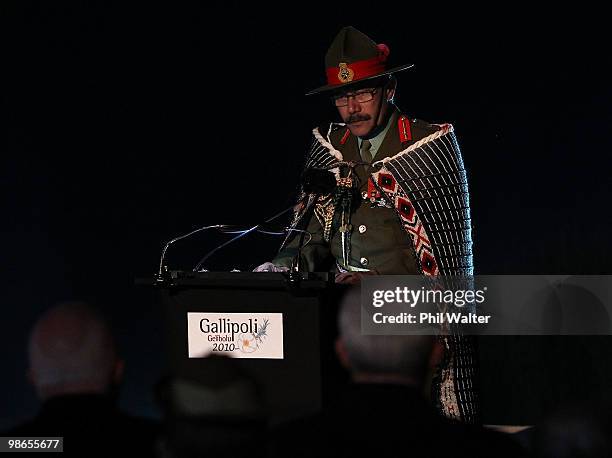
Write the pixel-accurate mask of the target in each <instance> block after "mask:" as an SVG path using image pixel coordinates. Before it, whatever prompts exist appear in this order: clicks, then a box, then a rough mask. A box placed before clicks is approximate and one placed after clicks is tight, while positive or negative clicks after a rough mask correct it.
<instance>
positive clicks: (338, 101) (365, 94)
mask: <svg viewBox="0 0 612 458" xmlns="http://www.w3.org/2000/svg"><path fill="white" fill-rule="evenodd" d="M378 89H380V88H374V89H363V90H361V91H357V92H353V93H352V94H350V93H347V94H342V95H337V96H335V97H332V102H333V103H334V105H336V106H337V107H345V106H347V105H348V101H349V98H350V97H355V101H356V102H359V103H365V102H369V101H370V100H372V99H373V98H374V94H376V91H378Z"/></svg>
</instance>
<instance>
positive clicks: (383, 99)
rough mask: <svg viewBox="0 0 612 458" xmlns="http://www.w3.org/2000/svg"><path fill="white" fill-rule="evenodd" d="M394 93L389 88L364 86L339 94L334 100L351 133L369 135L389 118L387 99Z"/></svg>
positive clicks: (358, 135)
mask: <svg viewBox="0 0 612 458" xmlns="http://www.w3.org/2000/svg"><path fill="white" fill-rule="evenodd" d="M392 95H393V92H392V89H389V88H383V87H380V86H379V87H363V88H359V89H354V90H352V91H347V92H343V93H340V94H337V95H336V96H335V97H334V100H335V103H336V108H337V109H338V113H339V114H340V116H341V117H342V120H343V121H344V122H345V123H346V125H347V127H348V128H349V130H350V131H351V133H352V134H353V135H355V136H357V137H367V136H368V134H369V133H370V132H372V131H373V130H374V129H375V128H376V127H377V126H379V125H380V124H382V122H383V121H384V120H385V119H387V118H386V114H387V112H388V110H389V102H388V101H387V99H388V98H390V97H392ZM360 100H361V101H360ZM339 105H340V106H339Z"/></svg>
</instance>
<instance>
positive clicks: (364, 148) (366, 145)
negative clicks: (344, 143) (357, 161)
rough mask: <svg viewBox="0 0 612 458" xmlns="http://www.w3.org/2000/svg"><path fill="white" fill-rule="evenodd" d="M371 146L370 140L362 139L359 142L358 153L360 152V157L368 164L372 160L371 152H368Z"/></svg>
mask: <svg viewBox="0 0 612 458" xmlns="http://www.w3.org/2000/svg"><path fill="white" fill-rule="evenodd" d="M371 147H372V144H371V143H370V140H363V141H362V142H361V149H360V150H359V153H360V154H361V159H362V160H363V161H364V162H367V163H368V164H370V163H371V162H372V153H370V148H371Z"/></svg>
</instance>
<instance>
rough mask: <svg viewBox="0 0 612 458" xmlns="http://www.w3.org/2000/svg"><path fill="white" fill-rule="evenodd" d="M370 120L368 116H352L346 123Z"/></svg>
mask: <svg viewBox="0 0 612 458" xmlns="http://www.w3.org/2000/svg"><path fill="white" fill-rule="evenodd" d="M370 119H371V118H370V116H368V115H365V116H364V115H353V116H350V117H349V118H348V119H347V120H346V123H347V124H353V123H354V122H359V121H369V120H370Z"/></svg>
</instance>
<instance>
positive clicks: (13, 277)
mask: <svg viewBox="0 0 612 458" xmlns="http://www.w3.org/2000/svg"><path fill="white" fill-rule="evenodd" d="M55 3H56V2H54V4H51V3H50V2H40V3H33V2H3V4H2V6H1V7H0V8H1V9H2V24H1V28H0V30H1V31H0V33H1V34H2V64H1V65H2V76H3V78H2V80H3V82H2V85H1V86H0V87H1V97H2V107H3V108H2V132H3V134H2V144H3V147H2V153H3V154H2V163H3V165H2V179H1V185H2V191H3V192H2V200H3V204H4V207H5V210H4V212H3V215H4V218H3V219H2V229H3V236H4V237H3V239H4V243H3V249H2V253H3V256H2V259H3V266H4V268H3V269H2V279H3V282H2V289H1V292H0V298H1V300H2V306H3V308H2V310H3V324H4V326H3V330H2V338H1V339H2V340H1V342H0V345H1V346H2V349H3V352H2V362H3V369H4V370H3V375H4V377H3V379H4V380H3V384H2V392H1V393H0V428H1V427H3V426H7V425H9V424H12V423H13V422H15V421H17V420H19V419H22V418H24V417H27V416H28V415H30V414H32V413H33V412H34V410H35V405H36V402H35V398H34V395H33V393H32V391H31V389H29V388H28V387H27V386H26V384H25V376H24V372H25V368H26V363H25V355H26V354H25V346H26V341H27V332H28V329H29V328H30V326H31V325H32V323H33V320H34V319H35V317H36V316H37V315H38V314H39V313H40V311H41V310H43V309H45V308H46V307H48V306H50V305H52V304H53V303H55V302H57V301H59V300H65V299H90V300H96V301H97V302H99V303H101V304H102V305H104V307H106V309H107V310H108V313H109V315H111V317H112V318H113V319H114V321H115V324H116V326H117V330H118V336H119V338H120V341H121V343H122V345H123V349H124V353H125V355H126V357H127V360H128V370H127V380H126V386H125V389H124V391H123V397H122V404H123V405H124V407H125V408H127V409H128V410H131V411H133V412H137V413H141V414H145V415H152V414H154V409H153V406H152V403H151V395H150V390H149V387H150V386H151V385H152V383H153V380H154V379H155V378H156V377H157V376H158V375H159V370H160V367H159V364H158V358H157V354H158V353H159V351H160V345H161V344H160V343H159V341H158V331H159V329H158V328H159V325H158V324H156V323H157V322H156V321H155V311H154V310H152V307H151V304H150V303H149V302H148V300H147V296H146V295H144V296H143V295H142V294H135V293H134V292H133V290H132V288H131V284H132V281H133V278H134V277H135V276H139V275H147V274H150V273H151V272H153V271H154V270H155V268H156V262H157V258H158V255H159V251H160V248H161V245H162V242H163V241H165V240H167V239H169V238H171V237H173V236H174V235H177V234H180V233H183V232H186V231H189V230H190V229H192V228H194V227H196V226H198V225H203V224H214V223H236V224H249V223H254V222H258V221H259V220H261V219H262V217H263V216H267V215H271V214H273V213H275V212H276V211H278V210H280V209H282V208H284V207H286V206H288V205H289V204H290V203H291V198H292V195H293V192H294V189H295V184H296V180H297V176H298V173H299V169H300V163H301V160H302V158H303V154H304V152H305V148H306V146H307V144H308V142H309V137H310V129H311V128H312V127H313V126H314V125H316V124H317V123H320V122H322V121H325V120H330V119H334V116H335V113H334V111H333V109H332V107H331V105H330V104H329V103H328V101H327V100H325V99H319V98H316V97H315V98H304V97H303V93H304V92H305V91H306V90H308V89H311V88H313V87H316V86H318V85H320V84H322V83H323V64H322V58H323V55H324V53H325V50H326V49H327V46H328V45H329V43H330V42H331V40H332V38H333V36H334V35H335V33H336V32H337V31H338V30H339V28H340V27H341V26H343V25H349V24H351V25H354V26H356V27H357V28H359V29H361V30H363V31H364V32H366V33H368V34H369V35H370V36H372V37H374V38H375V39H377V40H379V41H384V42H386V43H387V44H388V45H389V46H390V48H391V53H392V54H391V56H392V57H394V58H395V60H396V62H398V63H403V62H413V63H415V64H416V67H415V68H414V69H413V70H410V71H408V72H405V73H404V74H401V75H400V76H399V93H398V96H397V102H398V104H399V105H400V106H401V107H402V109H403V110H404V111H406V112H407V113H409V114H411V115H412V116H414V117H419V118H421V119H425V120H427V121H431V122H451V123H453V124H454V125H455V128H456V132H457V134H458V137H459V139H460V142H461V146H462V149H463V153H464V158H465V162H466V165H467V167H468V170H469V173H470V180H471V182H470V183H471V198H472V205H473V219H474V237H475V247H474V248H475V260H476V265H477V272H478V273H489V274H492V273H549V274H552V273H610V270H611V269H610V262H609V261H608V259H607V257H608V253H609V252H610V248H611V243H610V240H609V238H608V237H607V235H608V232H609V231H608V228H609V227H610V213H609V205H608V201H609V198H610V194H611V193H610V180H609V167H610V165H611V161H610V151H611V148H610V147H611V146H612V141H611V140H610V137H609V136H608V134H607V133H608V132H607V131H608V128H609V125H610V123H611V122H612V115H611V112H610V110H609V105H610V96H611V91H610V87H609V73H608V71H607V68H605V61H606V59H607V55H606V53H604V52H603V49H604V46H605V42H604V41H603V36H604V33H605V30H606V24H601V23H599V21H597V15H596V14H594V11H592V10H588V9H587V7H586V6H584V8H585V9H584V11H577V10H575V9H574V10H571V11H566V12H561V13H565V14H564V16H565V17H563V18H560V17H559V13H560V11H545V12H542V13H535V12H534V11H533V10H529V11H527V10H523V9H521V7H520V6H518V5H512V6H510V5H509V6H508V7H498V8H499V9H498V10H495V11H494V10H487V9H480V10H473V11H472V10H470V11H467V10H464V9H460V8H456V9H454V10H446V9H443V8H442V6H440V5H436V6H435V7H434V8H432V9H430V10H427V9H422V8H420V7H417V6H416V5H411V4H407V3H406V2H403V3H401V4H400V3H387V4H385V3H384V2H380V4H376V5H373V4H368V5H359V4H356V3H350V4H349V3H338V4H333V5H332V4H327V5H325V4H322V5H317V4H313V3H306V2H303V3H299V4H298V3H295V2H291V3H289V2H287V3H281V4H278V5H276V6H274V7H272V6H264V5H263V4H257V3H255V2H253V3H250V4H248V6H245V5H241V4H239V3H233V2H223V3H221V4H204V3H202V4H200V5H189V6H184V5H183V6H177V5H174V4H171V3H167V4H166V5H161V6H155V7H153V6H150V5H145V4H142V5H137V4H128V3H127V2H121V3H108V2H105V3H104V4H102V3H101V2H100V3H93V2H78V3H74V4H71V3H61V4H55ZM461 8H464V7H463V6H461ZM220 240H222V238H220V237H219V236H217V235H210V236H201V237H195V238H194V239H193V240H192V241H190V242H184V243H181V244H177V247H176V249H175V250H174V252H172V253H171V255H170V258H169V260H170V263H171V264H172V265H174V266H177V267H179V266H182V267H189V266H191V265H193V264H194V263H195V262H196V261H197V260H198V259H199V257H200V256H201V255H203V254H204V253H205V252H206V251H208V249H210V248H211V247H212V246H214V244H215V243H218V241H220ZM276 244H277V240H275V239H273V238H272V237H271V236H256V237H253V238H251V239H249V240H245V241H242V242H240V243H239V244H236V246H235V247H234V248H233V249H228V250H226V251H223V252H222V253H220V254H219V255H218V256H216V257H215V258H212V259H211V265H210V267H211V268H215V269H228V268H232V267H238V268H242V269H245V268H248V267H252V266H253V265H256V264H257V263H260V262H263V261H265V260H267V259H269V258H270V257H271V256H272V253H273V251H274V247H275V246H276ZM600 366H601V365H600Z"/></svg>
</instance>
